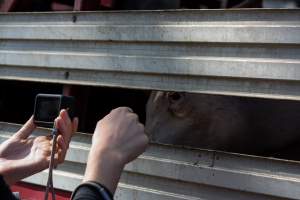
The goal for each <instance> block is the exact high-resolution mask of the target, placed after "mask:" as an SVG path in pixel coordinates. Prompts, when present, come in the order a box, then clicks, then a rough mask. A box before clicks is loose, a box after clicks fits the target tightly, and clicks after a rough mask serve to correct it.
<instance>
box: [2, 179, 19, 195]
mask: <svg viewBox="0 0 300 200" xmlns="http://www.w3.org/2000/svg"><path fill="white" fill-rule="evenodd" d="M0 197H1V199H6V200H18V199H17V198H16V197H15V196H14V195H13V193H12V192H11V190H10V189H9V187H8V185H7V184H6V183H5V181H4V179H3V176H2V175H0Z"/></svg>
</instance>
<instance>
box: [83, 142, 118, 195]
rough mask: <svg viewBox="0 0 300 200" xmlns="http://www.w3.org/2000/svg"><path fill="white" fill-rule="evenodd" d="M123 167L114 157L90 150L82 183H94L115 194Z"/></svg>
mask: <svg viewBox="0 0 300 200" xmlns="http://www.w3.org/2000/svg"><path fill="white" fill-rule="evenodd" d="M123 168H124V165H122V164H121V162H120V161H119V160H118V158H117V157H116V156H113V155H109V154H108V153H105V152H97V150H95V149H93V148H92V149H91V151H90V154H89V158H88V163H87V168H86V171H85V175H84V180H83V182H86V181H95V182H98V183H101V184H102V185H104V186H105V187H106V188H107V189H108V190H109V191H110V192H111V193H112V194H114V193H115V191H116V188H117V185H118V182H119V179H120V176H121V173H122V170H123Z"/></svg>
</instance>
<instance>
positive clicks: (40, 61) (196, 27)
mask: <svg viewBox="0 0 300 200" xmlns="http://www.w3.org/2000/svg"><path fill="white" fill-rule="evenodd" d="M0 79H16V80H30V81H42V82H59V83H67V84H82V85H99V86H100V85H101V86H114V87H127V88H139V89H159V90H174V91H189V92H203V93H211V94H227V95H241V96H260V97H271V98H291V99H299V96H300V10H284V9H281V10H280V9H279V10H201V11H190V10H188V11H155V12H153V11H151V12H146V11H141V12H87V13H76V12H72V13H30V14H28V13H18V14H0Z"/></svg>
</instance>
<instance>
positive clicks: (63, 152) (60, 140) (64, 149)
mask: <svg viewBox="0 0 300 200" xmlns="http://www.w3.org/2000/svg"><path fill="white" fill-rule="evenodd" d="M57 144H58V149H59V153H60V155H59V156H58V161H59V163H62V162H63V161H64V160H65V157H66V153H67V150H68V147H67V145H66V143H65V141H64V138H63V137H62V136H61V135H59V136H58V137H57Z"/></svg>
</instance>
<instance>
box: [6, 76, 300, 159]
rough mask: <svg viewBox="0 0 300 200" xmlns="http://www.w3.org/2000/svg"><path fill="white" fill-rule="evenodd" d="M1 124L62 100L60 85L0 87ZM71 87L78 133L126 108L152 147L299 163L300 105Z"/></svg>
mask: <svg viewBox="0 0 300 200" xmlns="http://www.w3.org/2000/svg"><path fill="white" fill-rule="evenodd" d="M0 84H1V94H0V113H1V114H0V121H4V122H11V123H19V124H23V123H24V122H25V121H26V120H27V119H28V118H29V117H30V116H31V115H32V113H33V107H34V99H35V96H36V95H37V94H38V93H50V94H61V93H62V92H63V89H64V87H63V85H59V84H49V83H47V84H46V83H31V82H18V81H0ZM150 93H151V92H150V91H144V90H132V89H119V88H105V87H91V86H72V87H71V95H72V96H75V98H76V102H77V106H76V107H77V113H78V117H79V118H80V120H79V131H80V132H85V133H93V131H94V128H95V125H96V123H97V121H98V120H100V119H101V118H103V117H104V116H105V115H106V114H108V113H109V112H110V110H112V109H114V108H116V107H120V106H127V107H131V108H132V109H133V110H134V112H136V113H137V114H138V115H139V118H140V121H141V122H142V123H145V121H146V104H147V101H148V99H149V97H150V102H151V103H150V104H151V106H150V107H149V110H148V114H147V117H148V120H147V121H148V123H147V132H150V133H151V134H152V135H151V139H152V141H153V142H156V143H165V144H172V145H177V146H185V147H197V148H208V149H217V150H225V151H231V152H238V153H245V154H252V155H258V156H271V157H276V158H284V159H291V160H300V123H299V121H300V102H295V101H283V100H269V99H255V98H242V97H223V96H216V95H203V94H188V93H176V92H156V93H152V94H151V95H150Z"/></svg>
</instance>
